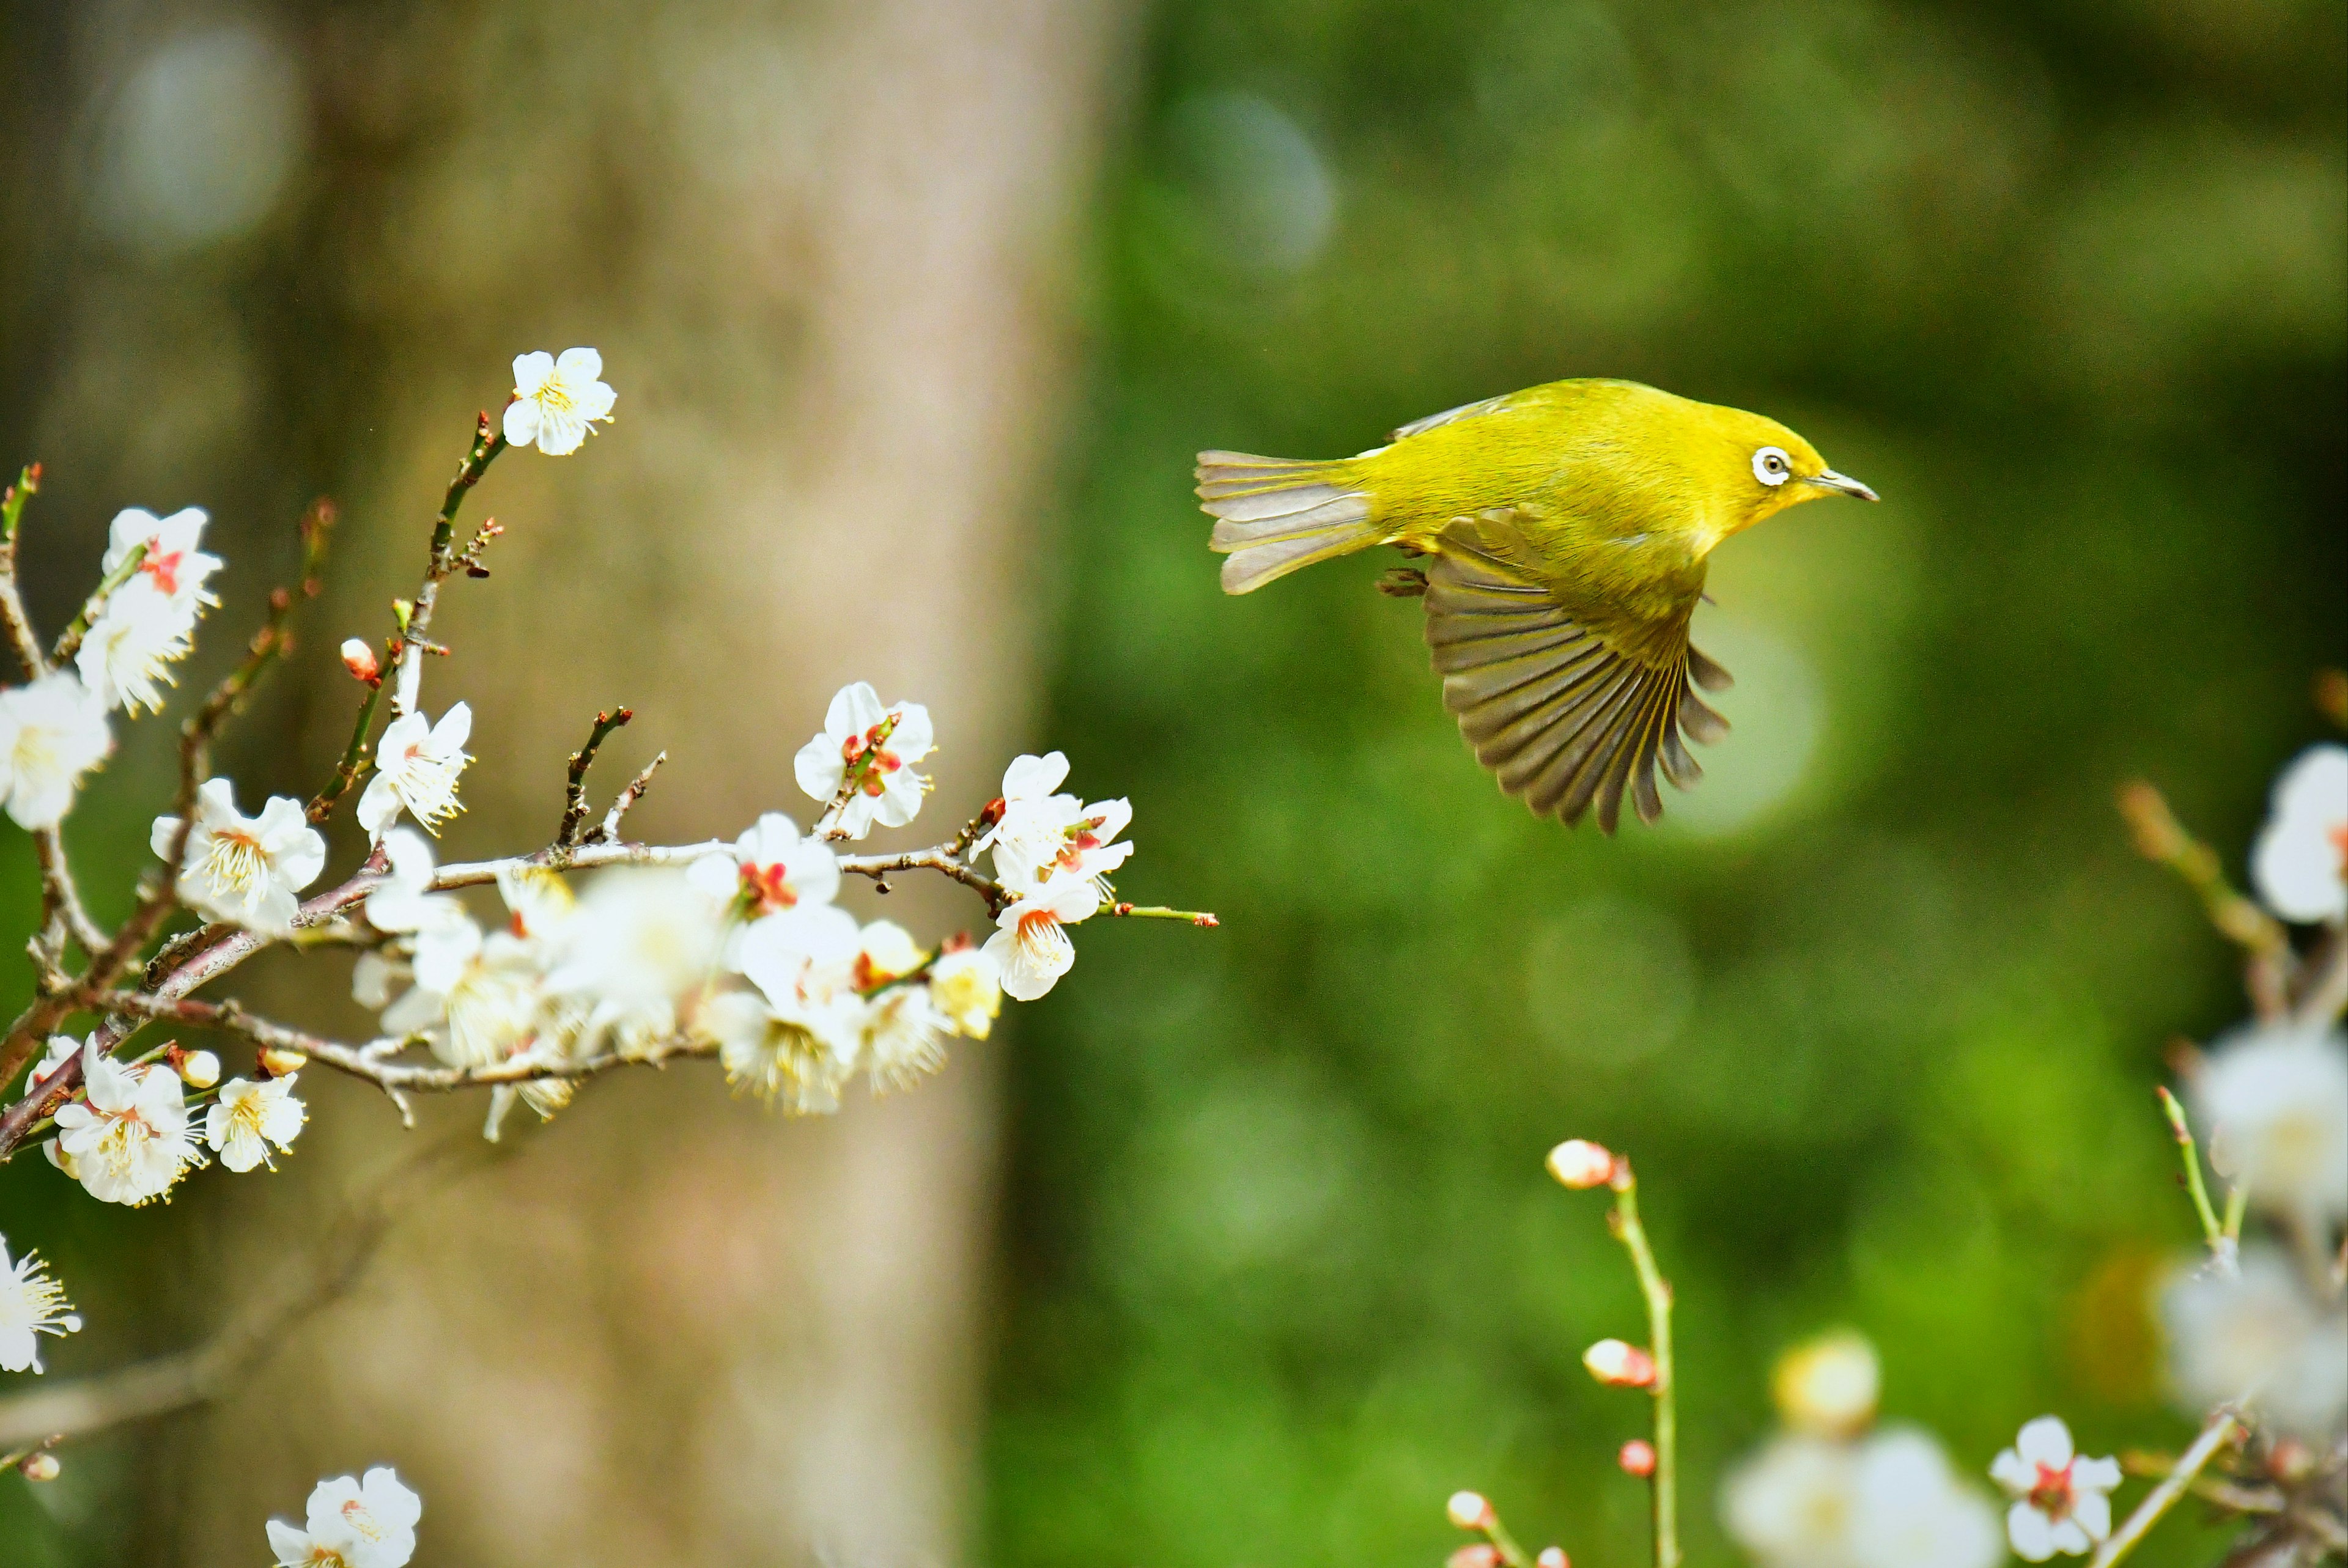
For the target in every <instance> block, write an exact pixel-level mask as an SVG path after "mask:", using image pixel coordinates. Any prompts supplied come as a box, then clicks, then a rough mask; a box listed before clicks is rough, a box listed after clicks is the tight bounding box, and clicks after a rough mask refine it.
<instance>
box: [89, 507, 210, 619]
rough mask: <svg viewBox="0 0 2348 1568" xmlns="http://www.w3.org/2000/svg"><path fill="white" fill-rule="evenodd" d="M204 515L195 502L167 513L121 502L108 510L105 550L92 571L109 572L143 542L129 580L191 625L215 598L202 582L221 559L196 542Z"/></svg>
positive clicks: (200, 536)
mask: <svg viewBox="0 0 2348 1568" xmlns="http://www.w3.org/2000/svg"><path fill="white" fill-rule="evenodd" d="M207 520H208V519H207V518H205V516H204V509H203V508H202V507H180V509H179V510H178V511H176V512H173V513H172V514H171V515H170V517H168V518H158V517H157V516H156V515H155V514H154V513H152V512H150V511H149V510H147V509H146V508H145V507H124V508H123V509H122V510H121V511H118V512H117V513H115V514H114V522H113V524H112V525H111V526H110V527H108V529H107V530H106V554H105V556H104V557H103V558H101V559H99V561H98V572H99V574H100V575H101V576H104V577H112V576H113V575H114V573H115V572H116V571H117V570H118V569H120V568H121V566H122V563H123V562H124V561H127V560H129V559H130V552H131V551H132V550H135V549H137V548H139V546H140V545H145V546H146V547H147V553H146V554H145V555H144V556H141V557H140V558H139V569H138V571H137V573H136V574H134V575H133V576H132V578H131V579H130V580H131V581H132V582H143V583H145V584H147V585H148V586H149V588H151V589H154V590H155V591H156V592H158V593H160V594H161V595H162V596H163V597H164V598H165V599H166V600H169V601H170V604H171V606H172V607H173V608H174V609H175V610H178V611H180V613H181V614H182V615H184V616H185V617H186V618H187V620H188V624H189V625H191V626H192V625H194V624H195V620H196V617H197V616H199V615H201V613H202V612H203V611H204V610H207V609H210V608H211V606H213V605H216V604H218V603H219V602H220V600H217V599H215V598H213V597H212V595H211V592H210V591H209V590H208V589H206V587H205V586H204V585H205V584H206V583H207V582H209V581H210V580H211V575H212V573H214V572H216V571H218V570H220V569H221V559H220V557H218V556H215V555H206V554H205V553H204V552H203V551H202V550H201V549H198V548H196V546H197V544H198V543H199V542H200V541H201V539H202V538H203V533H204V524H205V522H206V521H207Z"/></svg>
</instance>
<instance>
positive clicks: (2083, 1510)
mask: <svg viewBox="0 0 2348 1568" xmlns="http://www.w3.org/2000/svg"><path fill="white" fill-rule="evenodd" d="M1989 1473H1990V1479H1991V1480H1993V1481H1996V1482H1997V1483H1998V1485H2000V1486H2002V1487H2003V1488H2005V1491H2006V1494H2007V1495H2008V1496H2010V1497H2012V1498H2013V1500H2014V1502H2013V1507H2012V1508H2011V1509H2009V1510H2008V1511H2007V1512H2006V1516H2005V1533H2006V1538H2007V1539H2008V1540H2009V1541H2011V1542H2013V1550H2014V1551H2015V1553H2018V1554H2019V1555H2021V1556H2023V1557H2024V1558H2027V1559H2028V1560H2029V1561H2031V1562H2033V1563H2044V1562H2045V1561H2046V1560H2047V1559H2048V1558H2050V1557H2052V1556H2054V1555H2055V1553H2058V1552H2060V1553H2067V1554H2069V1555H2071V1556H2074V1557H2084V1556H2085V1555H2086V1554H2087V1553H2090V1552H2092V1551H2094V1550H2095V1549H2096V1542H2099V1541H2101V1540H2103V1539H2104V1537H2106V1535H2109V1534H2110V1533H2111V1532H2112V1500H2111V1490H2112V1488H2114V1487H2116V1486H2117V1485H2119V1483H2120V1467H2119V1463H2118V1461H2117V1460H2110V1459H2084V1458H2081V1457H2080V1456H2079V1455H2078V1454H2077V1453H2076V1452H2075V1451H2074V1450H2073V1449H2072V1446H2071V1429H2070V1428H2069V1427H2066V1426H2065V1425H2064V1424H2063V1418H2062V1417H2060V1416H2041V1417H2039V1418H2038V1419H2036V1420H2034V1421H2032V1422H2030V1423H2028V1424H2027V1425H2025V1426H2024V1428H2023V1429H2022V1433H2021V1435H2020V1436H2019V1437H2017V1438H2015V1439H2014V1442H2013V1447H2012V1448H2010V1449H2007V1450H2004V1451H2003V1452H2002V1453H2000V1454H1999V1455H1998V1456H1997V1458H1996V1460H1993V1462H1992V1463H1991V1465H1990V1467H1989Z"/></svg>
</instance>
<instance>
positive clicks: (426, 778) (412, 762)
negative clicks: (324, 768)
mask: <svg viewBox="0 0 2348 1568" xmlns="http://www.w3.org/2000/svg"><path fill="white" fill-rule="evenodd" d="M472 733H473V710H472V709H471V707H469V705H467V704H466V703H463V702H458V703H457V704H456V705H454V706H453V707H451V708H450V709H449V710H448V712H445V713H443V714H441V715H440V722H439V723H437V724H436V723H432V722H430V721H429V720H427V719H426V718H425V716H424V715H423V714H421V713H409V714H407V715H406V716H405V717H402V718H397V719H394V720H393V721H392V722H391V723H389V724H388V725H387V726H386V727H385V729H384V732H383V739H382V740H380V741H378V742H377V743H376V748H375V765H376V774H375V777H374V778H372V779H369V780H368V781H367V786H366V793H365V794H362V795H360V796H359V825H360V826H362V827H364V828H366V831H367V836H368V837H369V838H376V839H379V838H381V837H382V836H383V835H384V831H385V830H386V828H388V827H390V826H391V825H392V824H393V823H395V822H396V821H398V820H399V814H400V813H401V812H402V811H403V810H404V811H406V812H407V815H410V816H412V817H414V818H415V819H416V821H417V825H419V826H421V827H422V828H423V829H424V831H425V832H427V833H433V834H437V833H438V832H439V831H440V825H441V824H442V823H444V822H446V821H448V819H449V818H450V817H452V816H454V815H457V814H458V812H460V811H462V810H464V809H465V808H464V807H463V806H462V805H460V804H458V802H457V779H458V774H462V773H463V772H464V771H465V764H467V763H469V762H471V761H472V760H473V759H472V757H471V756H470V755H469V753H467V752H466V750H465V743H466V742H467V741H468V740H469V739H471V738H472Z"/></svg>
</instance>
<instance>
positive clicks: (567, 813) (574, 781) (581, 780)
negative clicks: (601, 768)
mask: <svg viewBox="0 0 2348 1568" xmlns="http://www.w3.org/2000/svg"><path fill="white" fill-rule="evenodd" d="M635 716H636V715H635V713H634V712H633V710H631V709H627V708H611V709H607V710H605V711H604V712H600V713H598V714H596V715H595V723H594V724H593V726H592V728H590V729H589V730H588V732H587V743H586V744H585V745H583V746H582V747H580V748H579V749H578V750H577V751H575V752H573V753H571V780H570V784H569V785H568V786H567V787H566V788H565V789H564V790H563V793H562V824H561V826H560V827H558V828H556V829H555V831H554V842H555V843H557V844H563V845H569V844H576V843H578V842H579V829H580V825H582V823H584V822H585V821H586V820H587V770H588V769H589V768H592V767H593V766H594V765H595V753H597V752H599V751H601V750H602V749H603V743H604V741H606V740H607V739H609V738H610V737H611V734H612V732H613V731H614V730H617V729H619V728H621V727H622V726H623V725H624V724H626V723H627V722H628V721H629V720H631V719H633V718H634V717H635Z"/></svg>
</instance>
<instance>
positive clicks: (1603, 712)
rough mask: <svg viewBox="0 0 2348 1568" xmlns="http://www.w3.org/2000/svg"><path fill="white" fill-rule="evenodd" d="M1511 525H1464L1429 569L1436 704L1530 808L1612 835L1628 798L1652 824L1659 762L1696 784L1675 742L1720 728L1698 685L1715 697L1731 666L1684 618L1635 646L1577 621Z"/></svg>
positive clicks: (1704, 737)
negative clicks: (1594, 824) (1698, 645)
mask: <svg viewBox="0 0 2348 1568" xmlns="http://www.w3.org/2000/svg"><path fill="white" fill-rule="evenodd" d="M1518 522H1519V519H1518V518H1517V517H1516V515H1515V514H1514V513H1513V512H1510V511H1507V510H1503V511H1500V512H1498V513H1487V514H1485V515H1483V516H1482V517H1479V518H1461V519H1460V520H1458V521H1457V522H1455V523H1453V524H1452V525H1451V527H1450V528H1447V529H1446V530H1445V532H1444V534H1443V536H1442V539H1441V541H1440V546H1439V548H1438V549H1437V552H1436V558H1435V561H1434V564H1433V565H1432V566H1431V567H1429V568H1428V569H1427V587H1426V595H1425V600H1424V602H1425V604H1426V641H1427V645H1428V650H1429V651H1430V653H1431V655H1432V657H1433V661H1434V664H1435V668H1436V671H1437V673H1439V674H1440V675H1442V677H1443V702H1444V705H1445V706H1446V707H1447V708H1448V709H1449V710H1450V711H1451V712H1452V714H1453V715H1454V716H1455V717H1456V718H1457V720H1458V722H1459V733H1460V734H1461V736H1462V737H1463V738H1464V739H1465V740H1466V741H1467V742H1468V746H1469V748H1470V749H1471V750H1473V751H1474V752H1475V753H1476V759H1477V761H1478V762H1480V763H1481V764H1484V766H1485V767H1487V768H1489V769H1490V770H1492V772H1493V773H1494V774H1496V775H1497V776H1498V780H1499V784H1500V787H1501V789H1502V790H1504V791H1505V792H1507V793H1508V794H1512V795H1516V796H1519V797H1520V798H1521V799H1523V801H1524V802H1525V804H1527V805H1528V806H1529V807H1530V808H1531V809H1532V810H1533V811H1534V812H1535V813H1537V814H1539V815H1544V816H1549V815H1554V816H1557V817H1560V818H1561V819H1562V820H1564V821H1565V822H1567V823H1569V824H1570V823H1576V822H1579V821H1580V820H1581V818H1582V817H1583V816H1584V815H1593V814H1594V815H1595V816H1596V817H1597V820H1598V825H1599V827H1600V829H1601V831H1603V832H1606V833H1610V834H1611V833H1612V832H1613V831H1614V830H1615V827H1616V825H1617V824H1618V823H1619V821H1620V819H1621V815H1622V801H1623V797H1624V796H1625V795H1626V794H1627V795H1628V796H1629V797H1630V799H1631V802H1632V807H1633V809H1634V810H1635V811H1636V812H1637V813H1638V815H1639V817H1640V820H1642V821H1643V822H1653V821H1654V820H1655V819H1656V818H1657V817H1659V816H1661V815H1663V795H1662V792H1661V791H1660V790H1658V789H1657V788H1656V786H1655V774H1656V772H1657V770H1658V768H1660V769H1661V771H1662V773H1663V776H1664V777H1665V778H1667V779H1669V780H1670V781H1671V782H1672V784H1673V785H1674V786H1676V787H1678V788H1681V789H1686V788H1688V787H1690V786H1691V785H1693V784H1694V783H1695V782H1696V780H1697V779H1699V778H1701V777H1702V776H1703V774H1704V770H1703V769H1702V768H1701V767H1699V766H1698V765H1697V764H1696V761H1695V759H1694V757H1693V756H1691V755H1689V754H1688V750H1687V747H1686V745H1685V744H1684V742H1683V738H1682V737H1683V736H1684V737H1685V738H1686V739H1687V740H1694V741H1704V742H1709V741H1713V740H1717V739H1718V738H1719V737H1720V736H1721V735H1723V734H1725V733H1726V732H1727V728H1728V724H1727V721H1726V720H1725V719H1723V718H1722V717H1721V716H1720V715H1719V714H1718V713H1716V712H1714V711H1713V710H1712V709H1711V708H1709V707H1707V706H1705V705H1704V702H1702V701H1701V700H1700V699H1699V698H1697V696H1696V695H1695V690H1694V689H1695V687H1696V686H1699V685H1701V686H1702V687H1704V689H1705V690H1706V691H1719V690H1721V689H1722V688H1723V687H1725V686H1726V685H1727V684H1728V671H1725V670H1724V669H1722V668H1721V667H1720V666H1719V665H1718V664H1717V663H1715V662H1714V661H1712V660H1710V659H1708V658H1706V657H1704V654H1702V653H1700V652H1698V651H1695V650H1694V648H1691V647H1690V646H1689V645H1688V641H1687V622H1686V615H1685V612H1684V611H1683V612H1682V613H1681V614H1680V615H1679V618H1678V620H1676V621H1674V622H1672V623H1670V624H1668V625H1664V626H1662V627H1660V628H1658V627H1656V626H1653V625H1651V624H1643V625H1642V626H1641V627H1639V628H1634V629H1633V630H1634V632H1635V633H1637V634H1635V635H1632V637H1630V638H1629V639H1628V642H1629V644H1631V646H1626V645H1625V643H1624V642H1623V641H1618V640H1617V638H1615V637H1613V636H1610V635H1609V630H1610V628H1608V627H1606V626H1603V625H1593V624H1591V623H1590V622H1588V621H1586V620H1583V619H1581V618H1579V617H1577V615H1576V614H1575V613H1574V612H1573V610H1570V608H1569V607H1568V606H1567V605H1566V604H1565V603H1563V602H1561V601H1560V599H1559V597H1558V595H1557V594H1556V593H1555V592H1554V591H1553V590H1552V589H1550V586H1549V585H1548V584H1547V583H1545V582H1543V581H1542V580H1541V578H1540V574H1539V572H1538V570H1537V569H1535V568H1534V567H1532V566H1531V565H1529V562H1530V561H1531V560H1532V559H1534V557H1533V556H1532V553H1531V552H1530V551H1529V549H1528V548H1525V547H1524V544H1523V540H1522V537H1521V535H1520V534H1519V533H1518V532H1517V527H1518ZM1689 608H1690V609H1693V603H1692V602H1691V605H1690V606H1689ZM1611 630H1620V629H1619V628H1614V629H1611ZM1659 630H1660V631H1661V632H1662V633H1663V635H1656V634H1655V633H1656V632H1657V631H1659Z"/></svg>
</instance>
